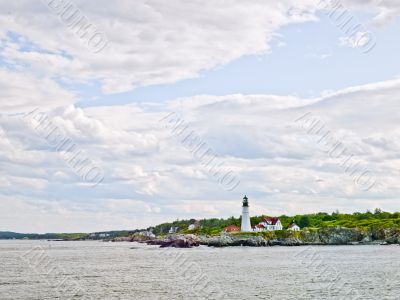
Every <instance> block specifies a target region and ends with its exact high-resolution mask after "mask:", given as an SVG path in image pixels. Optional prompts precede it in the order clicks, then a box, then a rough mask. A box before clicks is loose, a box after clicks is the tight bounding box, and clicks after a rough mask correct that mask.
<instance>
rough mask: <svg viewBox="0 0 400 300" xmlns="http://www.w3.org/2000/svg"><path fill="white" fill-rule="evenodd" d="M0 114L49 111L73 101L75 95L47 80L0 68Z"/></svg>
mask: <svg viewBox="0 0 400 300" xmlns="http://www.w3.org/2000/svg"><path fill="white" fill-rule="evenodd" d="M0 98H1V101H0V112H1V113H5V112H7V113H11V112H13V113H21V112H25V113H26V112H29V111H32V110H34V109H35V108H38V107H41V108H42V109H46V108H48V109H51V108H55V107H58V106H64V105H68V104H70V103H73V102H74V101H75V95H74V94H73V93H72V92H69V91H66V90H65V89H63V88H62V87H60V86H59V85H58V84H57V83H56V82H55V81H53V80H51V79H49V78H37V77H35V76H33V75H29V74H26V73H23V72H18V71H10V70H7V69H1V68H0Z"/></svg>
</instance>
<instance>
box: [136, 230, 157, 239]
mask: <svg viewBox="0 0 400 300" xmlns="http://www.w3.org/2000/svg"><path fill="white" fill-rule="evenodd" d="M139 235H142V236H146V237H149V238H155V237H156V236H155V234H154V233H152V232H151V231H141V232H139Z"/></svg>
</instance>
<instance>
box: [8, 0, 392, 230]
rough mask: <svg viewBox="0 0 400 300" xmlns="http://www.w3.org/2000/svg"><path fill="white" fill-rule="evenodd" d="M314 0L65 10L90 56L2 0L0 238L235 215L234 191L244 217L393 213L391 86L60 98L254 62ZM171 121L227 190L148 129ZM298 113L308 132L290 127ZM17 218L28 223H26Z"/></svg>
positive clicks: (380, 8)
mask: <svg viewBox="0 0 400 300" xmlns="http://www.w3.org/2000/svg"><path fill="white" fill-rule="evenodd" d="M55 2H58V1H55ZM316 2H318V1H313V0H302V1H289V0H284V1H279V2H276V1H270V2H269V3H268V5H265V1H262V0H257V1H251V2H243V1H239V0H229V1H225V2H223V3H222V2H218V3H216V2H213V1H209V2H207V1H206V2H205V1H197V0H196V1H191V2H188V1H183V0H173V1H167V2H166V1H161V0H151V1H144V0H143V1H135V2H134V3H133V2H129V1H117V2H113V3H111V2H107V1H104V2H103V3H102V5H93V3H90V2H87V1H74V3H76V5H77V7H79V9H80V11H81V13H82V14H84V15H86V16H87V17H88V19H89V20H90V22H92V23H93V24H95V25H96V27H97V28H98V30H99V31H101V32H102V33H104V35H105V36H106V37H107V41H108V44H107V46H106V47H105V48H104V50H102V51H100V52H98V53H93V51H91V49H89V48H88V47H87V45H85V41H83V40H82V39H80V38H79V37H78V36H77V35H76V34H74V33H73V31H71V29H70V28H68V27H67V26H66V25H65V24H63V22H62V20H60V17H59V16H58V15H57V14H55V13H54V11H53V10H51V9H49V8H48V7H47V6H46V4H44V2H43V3H42V2H36V1H32V0H25V1H14V2H5V1H3V2H2V3H0V42H1V44H0V63H1V66H2V67H1V69H0V98H1V100H0V175H1V176H2V179H3V180H2V182H1V183H0V208H1V209H0V212H2V214H1V216H0V220H1V221H0V230H1V229H3V228H4V229H6V230H18V231H26V230H30V231H50V230H52V231H78V230H79V231H81V230H83V231H90V230H103V229H104V230H105V229H125V228H128V227H130V228H132V227H145V226H149V225H154V224H155V223H158V222H161V221H164V220H171V219H175V218H183V217H185V218H187V217H207V216H229V215H238V214H239V210H240V199H241V197H242V196H243V194H245V193H246V194H249V196H250V200H251V203H252V209H253V213H270V214H281V213H287V214H292V213H301V212H306V211H308V212H311V211H312V212H315V211H316V210H322V211H333V210H335V209H340V210H345V211H354V210H365V209H372V208H374V207H377V206H379V207H381V208H383V209H387V210H398V209H399V206H398V203H397V202H396V197H397V195H398V193H399V188H398V187H399V182H398V171H397V170H398V168H399V167H400V157H399V155H398V153H399V150H400V131H399V129H398V128H397V127H396V126H397V124H398V120H399V117H400V115H399V111H398V108H399V107H400V105H399V104H400V103H399V99H398V97H397V95H398V94H399V92H400V81H398V80H395V81H386V82H381V83H375V84H370V85H364V86H359V87H353V88H349V89H345V90H341V91H337V92H334V93H333V92H331V93H326V94H324V95H323V96H321V97H320V98H318V99H302V98H297V97H293V96H274V95H241V94H236V95H228V96H196V97H190V98H184V99H178V100H174V101H170V102H168V103H161V104H159V105H157V104H154V103H153V104H152V105H151V107H152V109H151V110H149V106H141V105H133V104H132V105H124V106H121V105H115V106H97V107H90V108H78V107H77V106H76V102H77V100H78V98H79V91H71V90H68V89H67V88H66V87H67V86H69V84H70V83H79V84H82V85H84V86H85V85H87V84H89V83H90V84H93V83H96V82H99V83H100V85H101V88H102V90H103V92H104V93H116V92H121V91H128V90H131V89H133V88H135V87H138V86H145V85H152V84H160V83H162V84H165V83H172V82H176V81H179V80H182V79H187V78H193V77H196V76H199V74H200V73H201V72H202V71H203V70H208V69H212V68H215V67H218V66H220V65H223V64H227V63H229V62H231V61H233V60H235V59H237V58H240V57H243V56H244V55H257V54H262V53H266V52H268V51H270V45H269V44H270V41H271V38H273V36H274V35H275V34H276V31H277V30H278V29H280V28H282V27H283V26H285V25H288V24H293V23H296V22H305V21H310V20H316V17H315V16H314V13H315V10H316V9H317V8H318V6H317V4H316ZM365 3H367V5H366V4H365ZM343 4H344V5H347V6H348V7H352V8H355V9H369V10H371V9H372V10H373V11H375V13H376V17H375V19H374V20H375V22H376V23H379V24H380V23H382V21H383V20H389V19H391V18H392V17H394V16H397V15H398V14H399V9H398V4H397V3H396V2H395V1H390V0H383V1H373V0H371V1H358V0H348V1H345V0H344V1H343ZM343 43H345V44H346V45H350V46H354V41H352V40H343ZM36 108H38V111H40V112H42V113H44V114H45V115H47V116H48V118H49V119H50V120H51V124H52V127H53V128H57V129H58V130H59V131H60V132H62V134H63V136H64V137H68V138H70V139H72V140H73V141H74V142H75V143H76V145H77V147H78V148H79V151H82V152H84V153H85V154H86V157H88V158H90V159H91V160H92V161H93V162H94V163H95V164H96V166H99V167H100V168H101V169H102V170H104V175H105V176H104V181H103V182H101V183H100V184H99V185H98V186H97V187H95V188H90V187H88V186H87V185H86V184H85V183H84V182H82V178H81V177H80V174H77V172H76V170H74V168H71V167H70V165H69V164H68V163H67V162H66V161H65V157H64V156H63V153H61V152H60V151H58V150H57V148H56V147H54V146H53V145H51V144H49V143H48V141H47V140H46V138H44V136H43V135H41V134H38V131H37V130H36V129H35V127H34V126H35V124H36V123H34V122H33V123H32V122H30V119H29V118H24V117H23V116H22V113H25V112H28V111H31V110H33V109H36ZM170 112H175V114H176V116H178V117H179V118H181V119H182V120H184V122H185V124H187V125H188V126H189V128H190V130H193V131H195V132H196V134H197V135H198V136H199V137H201V140H202V141H203V142H205V143H206V144H207V146H208V147H210V149H212V150H213V152H214V153H215V154H217V155H218V158H219V160H220V161H222V162H224V163H225V165H226V166H227V167H229V168H230V169H231V170H232V172H234V173H235V174H236V175H237V177H238V178H239V179H240V185H238V187H237V188H236V189H235V190H234V191H233V192H229V191H226V189H224V187H223V186H221V185H220V184H219V183H218V182H217V181H216V180H215V179H214V178H213V176H212V174H210V172H209V171H208V170H207V168H205V167H204V165H202V163H201V161H199V160H198V159H196V157H194V156H193V155H192V154H191V153H190V151H188V149H187V148H185V146H184V145H182V137H181V136H178V137H177V136H176V135H174V134H173V133H172V132H171V128H165V126H164V124H163V122H162V121H160V119H162V118H165V117H166V115H167V114H168V113H170ZM307 113H309V114H311V116H312V118H309V117H308V116H309V115H307V118H305V119H306V120H307V123H301V122H300V123H299V122H296V121H295V120H296V119H299V118H301V120H303V119H304V118H302V116H304V115H305V114H307ZM318 121H319V122H322V123H324V124H325V126H326V128H325V129H324V130H328V131H330V132H331V134H332V139H335V140H337V141H339V142H341V143H342V144H343V145H345V147H346V150H347V152H348V153H350V154H353V155H354V157H355V158H356V159H357V162H360V163H361V164H362V165H364V166H365V167H366V168H367V169H368V170H369V172H370V173H371V174H373V175H374V177H375V178H376V179H377V181H378V184H377V185H376V186H374V188H373V189H370V190H368V191H365V190H364V189H362V187H361V188H360V186H359V185H357V183H356V182H355V181H357V180H354V179H353V178H352V177H351V176H349V175H348V174H346V172H345V171H344V170H343V168H341V167H340V161H339V160H338V159H334V158H332V157H330V156H329V154H327V153H325V152H324V147H323V145H322V144H321V143H318V139H319V138H320V137H319V136H318V135H316V134H308V133H307V130H309V127H307V126H309V125H310V122H318ZM64 154H65V153H64ZM235 203H237V206H236V205H235ZM10 211H11V213H9V212H10ZM5 212H7V213H5ZM27 222H29V224H31V227H30V228H27V229H24V227H25V226H26V224H27ZM100 223H101V226H100V225H99V224H100Z"/></svg>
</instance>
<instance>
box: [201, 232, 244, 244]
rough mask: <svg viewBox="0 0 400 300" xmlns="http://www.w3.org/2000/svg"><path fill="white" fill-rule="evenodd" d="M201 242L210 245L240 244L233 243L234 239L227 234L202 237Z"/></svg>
mask: <svg viewBox="0 0 400 300" xmlns="http://www.w3.org/2000/svg"><path fill="white" fill-rule="evenodd" d="M236 242H237V241H236ZM201 244H203V245H207V246H211V247H227V246H240V244H237V243H235V241H234V239H233V238H232V237H231V236H230V235H227V234H223V235H220V236H213V237H203V238H202V239H201Z"/></svg>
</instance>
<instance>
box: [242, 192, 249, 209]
mask: <svg viewBox="0 0 400 300" xmlns="http://www.w3.org/2000/svg"><path fill="white" fill-rule="evenodd" d="M248 206H249V199H248V198H247V196H246V195H245V196H244V197H243V207H248Z"/></svg>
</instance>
